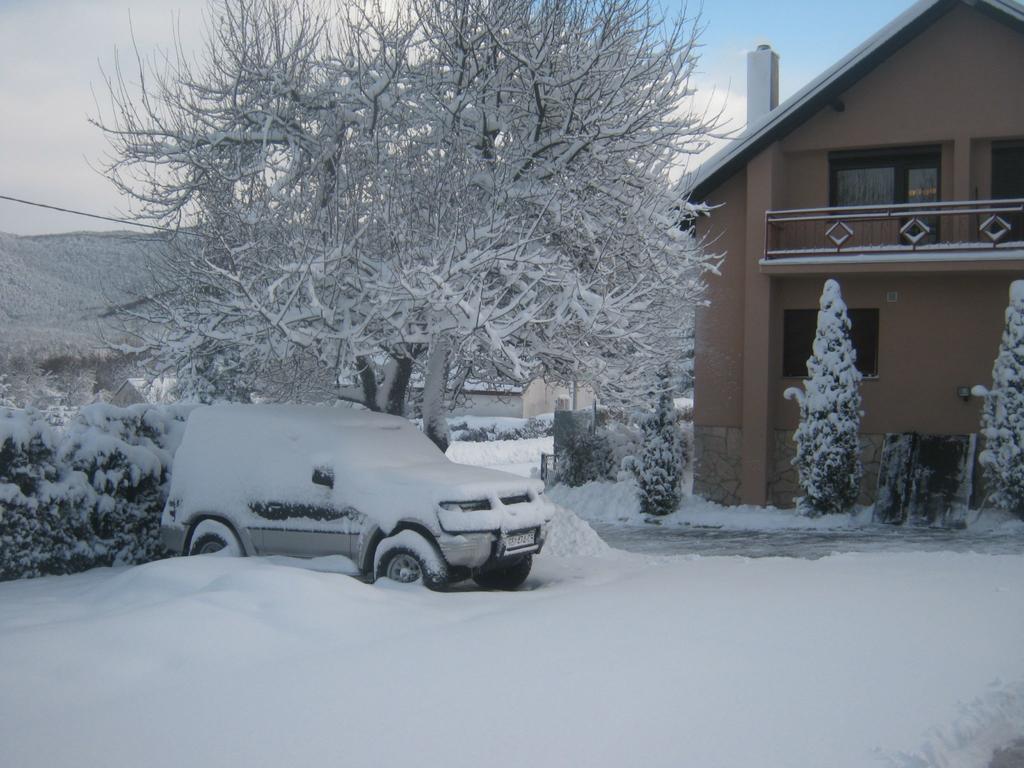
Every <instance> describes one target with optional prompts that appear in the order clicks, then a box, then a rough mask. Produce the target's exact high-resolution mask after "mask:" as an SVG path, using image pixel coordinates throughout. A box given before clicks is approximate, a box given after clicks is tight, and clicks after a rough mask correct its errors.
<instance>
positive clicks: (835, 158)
mask: <svg viewBox="0 0 1024 768" xmlns="http://www.w3.org/2000/svg"><path fill="white" fill-rule="evenodd" d="M828 161H829V178H830V184H829V204H830V205H831V206H833V207H835V206H850V205H892V204H899V203H934V202H936V201H938V199H939V188H940V187H939V183H940V175H939V173H940V169H941V166H942V149H941V147H938V146H927V147H901V148H899V149H886V150H857V151H852V152H832V153H830V154H829V156H828Z"/></svg>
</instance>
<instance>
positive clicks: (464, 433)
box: [449, 417, 552, 443]
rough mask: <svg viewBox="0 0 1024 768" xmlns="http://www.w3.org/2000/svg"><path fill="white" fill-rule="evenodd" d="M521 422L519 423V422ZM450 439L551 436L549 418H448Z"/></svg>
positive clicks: (482, 440) (480, 440)
mask: <svg viewBox="0 0 1024 768" xmlns="http://www.w3.org/2000/svg"><path fill="white" fill-rule="evenodd" d="M520 422H521V423H520ZM449 429H450V430H451V437H452V440H460V441H462V442H466V443H489V442H492V441H494V440H530V439H532V438H536V437H551V432H552V422H551V419H540V418H536V417H534V418H532V419H525V420H521V419H494V420H487V419H472V420H470V419H467V418H463V419H461V420H460V419H458V418H453V419H449Z"/></svg>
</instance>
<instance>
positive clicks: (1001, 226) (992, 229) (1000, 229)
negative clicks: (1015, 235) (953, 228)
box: [978, 214, 1012, 243]
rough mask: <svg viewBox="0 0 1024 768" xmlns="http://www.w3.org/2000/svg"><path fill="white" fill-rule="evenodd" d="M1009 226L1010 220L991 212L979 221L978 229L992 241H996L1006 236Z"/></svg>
mask: <svg viewBox="0 0 1024 768" xmlns="http://www.w3.org/2000/svg"><path fill="white" fill-rule="evenodd" d="M1011 228H1012V227H1011V226H1010V222H1008V221H1007V220H1006V219H1004V218H1003V217H1002V216H999V215H998V214H993V215H992V216H989V217H988V218H987V219H985V220H984V221H983V222H981V225H980V226H979V227H978V231H979V232H981V234H983V235H984V236H985V237H987V238H988V239H989V240H991V241H992V242H993V243H998V242H999V241H1000V240H1002V239H1003V238H1004V237H1006V235H1007V233H1008V232H1009V231H1010V229H1011Z"/></svg>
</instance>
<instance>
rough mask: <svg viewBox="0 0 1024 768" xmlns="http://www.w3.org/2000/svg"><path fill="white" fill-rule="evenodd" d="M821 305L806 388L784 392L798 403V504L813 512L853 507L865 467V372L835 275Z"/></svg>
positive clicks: (822, 296)
mask: <svg viewBox="0 0 1024 768" xmlns="http://www.w3.org/2000/svg"><path fill="white" fill-rule="evenodd" d="M819 306H820V309H819V311H818V328H817V331H816V332H815V334H814V346H813V352H812V354H811V357H810V358H809V359H808V360H807V379H805V380H804V383H803V385H804V388H803V390H800V389H799V388H796V387H790V388H789V389H787V390H786V391H785V393H784V394H785V396H786V398H787V399H794V398H795V399H796V400H797V402H798V404H799V406H800V426H799V427H797V430H796V434H795V435H794V436H793V439H794V440H795V441H796V444H797V451H796V457H795V458H794V459H793V464H794V465H796V467H797V470H798V473H799V481H800V488H801V489H802V490H803V493H804V495H803V497H802V498H800V499H798V502H797V504H798V506H799V508H800V510H801V511H802V512H803V513H804V514H807V515H810V516H812V517H813V516H817V515H827V514H838V513H845V512H850V511H851V510H852V509H853V505H854V503H856V501H857V496H858V494H859V493H860V481H861V476H862V475H863V472H864V468H863V466H862V465H861V460H860V438H859V434H860V417H861V410H860V381H861V374H860V371H858V370H857V366H856V362H857V353H856V352H855V351H854V349H853V343H852V341H851V340H850V320H849V317H847V314H846V305H845V304H844V303H843V297H842V294H841V293H840V290H839V283H837V282H836V281H835V280H826V281H825V287H824V289H823V290H822V292H821V302H820V305H819Z"/></svg>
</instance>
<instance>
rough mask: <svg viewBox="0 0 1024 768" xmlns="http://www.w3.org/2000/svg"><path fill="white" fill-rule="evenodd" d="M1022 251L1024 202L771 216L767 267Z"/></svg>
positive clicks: (1004, 255) (804, 211)
mask: <svg viewBox="0 0 1024 768" xmlns="http://www.w3.org/2000/svg"><path fill="white" fill-rule="evenodd" d="M1022 250H1024V198H1022V199H1013V200H972V201H961V202H944V203H917V204H907V205H886V206H866V205H864V206H852V207H846V208H807V209H801V210H790V211H768V212H767V213H766V214H765V252H764V263H779V264H783V263H785V264H799V263H800V262H801V261H805V260H810V259H813V260H814V261H820V260H821V259H823V258H825V259H829V260H830V261H832V260H835V261H850V262H852V261H914V260H931V261H934V260H945V259H949V260H960V259H993V258H995V259H1003V258H1022V254H1021V251H1022ZM1011 252H1013V253H1012V254H1011Z"/></svg>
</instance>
